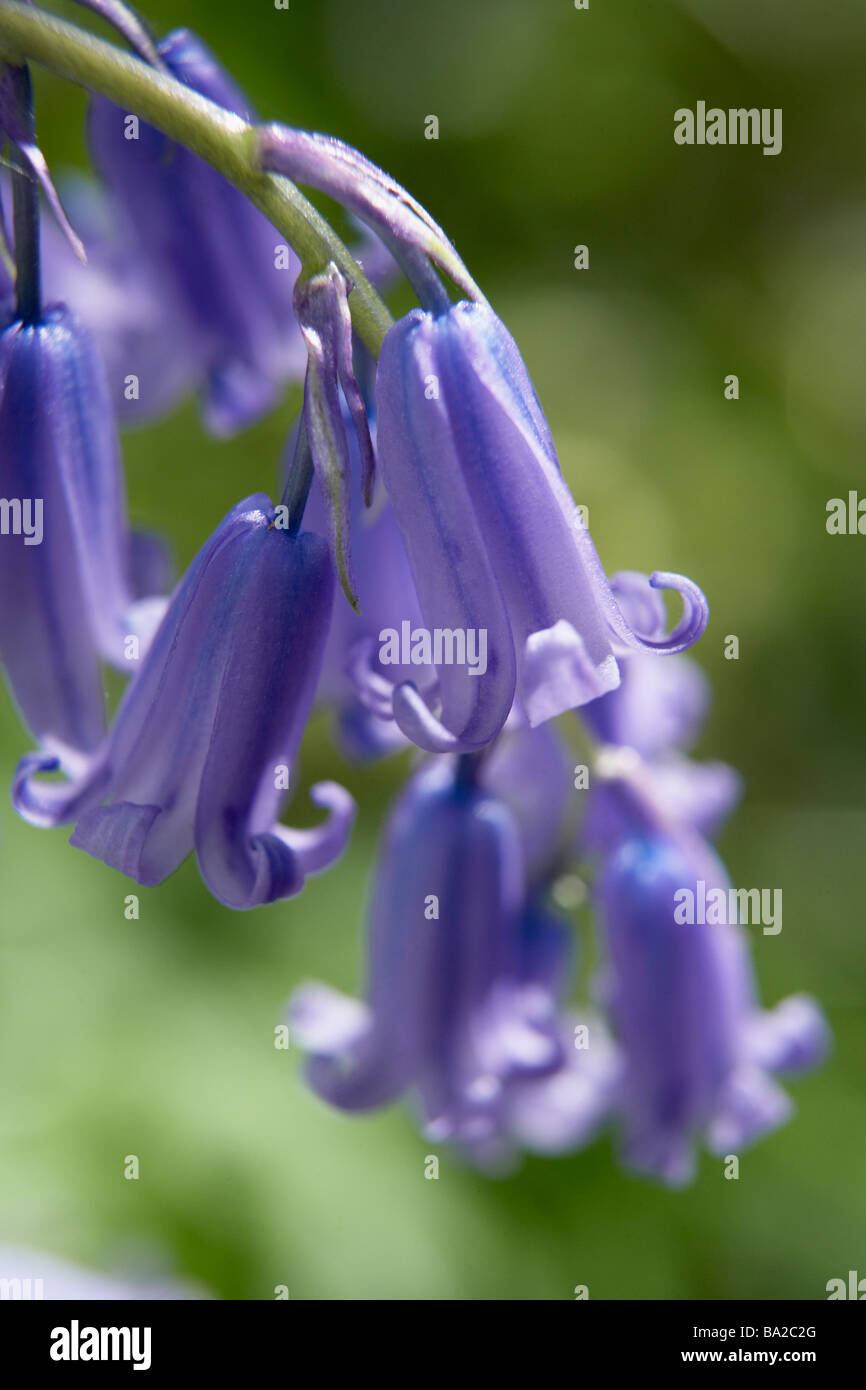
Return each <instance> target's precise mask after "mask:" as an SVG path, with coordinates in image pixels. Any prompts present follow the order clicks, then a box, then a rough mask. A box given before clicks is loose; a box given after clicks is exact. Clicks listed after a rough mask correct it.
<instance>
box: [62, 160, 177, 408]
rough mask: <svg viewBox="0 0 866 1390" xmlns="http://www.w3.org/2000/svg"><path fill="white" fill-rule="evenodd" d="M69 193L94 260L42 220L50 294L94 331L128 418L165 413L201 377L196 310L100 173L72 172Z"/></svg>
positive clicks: (114, 400)
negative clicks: (142, 241) (132, 230)
mask: <svg viewBox="0 0 866 1390" xmlns="http://www.w3.org/2000/svg"><path fill="white" fill-rule="evenodd" d="M62 187H63V194H64V198H65V201H66V205H67V207H68V208H69V211H70V216H71V217H72V218H73V219H74V222H75V226H76V227H77V229H78V231H79V232H80V234H81V239H82V241H83V243H84V246H85V249H86V251H87V263H86V264H82V262H81V261H80V260H79V259H78V258H77V257H76V256H75V255H74V254H73V252H72V250H71V248H70V246H69V243H68V241H67V239H66V238H65V237H64V236H63V234H62V232H61V231H60V229H59V228H57V227H56V226H55V225H54V223H53V222H50V221H47V220H46V221H44V222H43V224H42V227H41V259H42V283H43V286H44V293H45V297H46V300H48V301H50V302H54V301H57V302H60V303H63V304H67V305H69V307H70V308H71V309H72V311H73V312H74V313H75V315H76V317H77V318H78V319H79V320H80V322H81V323H83V324H84V326H85V327H86V328H87V329H89V331H90V333H91V334H92V336H93V338H94V341H95V342H96V345H97V347H98V348H99V352H100V355H101V357H102V359H103V363H104V365H105V375H106V378H107V381H108V388H109V394H110V396H111V404H112V407H113V410H114V413H115V415H116V417H117V419H118V421H119V423H120V424H121V425H127V424H135V425H138V424H145V423H149V422H150V421H152V420H156V419H160V418H161V417H163V416H164V415H165V414H166V413H167V412H168V411H169V410H171V409H172V408H173V407H174V406H175V405H177V403H178V402H179V401H180V400H181V399H183V397H185V396H186V395H188V394H189V392H191V391H192V390H193V389H194V388H195V387H196V385H197V384H198V381H199V379H200V377H201V372H202V367H201V363H200V362H199V361H198V358H197V351H198V349H197V340H196V339H195V336H194V334H192V332H191V329H190V323H189V318H188V315H187V314H185V313H184V311H183V306H182V304H180V303H179V302H178V300H177V298H176V296H172V295H171V294H170V293H169V292H168V289H167V286H166V281H165V277H164V276H163V275H162V274H161V272H160V270H159V267H158V266H157V265H154V263H153V258H152V257H151V256H150V255H146V256H145V255H143V254H142V251H141V248H140V246H139V245H138V243H137V242H136V240H135V239H134V238H131V237H130V236H129V234H128V232H127V231H126V230H125V229H124V225H123V217H122V215H120V212H119V209H118V207H117V203H116V200H114V199H113V198H112V197H110V196H109V194H108V193H107V191H106V189H105V188H104V187H103V186H102V185H101V184H99V183H97V182H96V181H95V180H93V179H90V178H85V177H83V176H80V177H76V178H75V179H67V180H66V181H65V182H64V183H63V185H62Z"/></svg>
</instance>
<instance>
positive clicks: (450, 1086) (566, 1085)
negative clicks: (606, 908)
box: [289, 759, 613, 1169]
mask: <svg viewBox="0 0 866 1390" xmlns="http://www.w3.org/2000/svg"><path fill="white" fill-rule="evenodd" d="M369 951H370V954H369V965H368V986H367V1002H366V1003H360V1002H358V1001H356V1000H352V999H348V998H346V997H345V996H343V995H340V994H338V993H336V992H335V991H333V990H331V989H329V988H327V987H326V986H323V985H317V984H310V985H306V986H303V987H302V988H301V989H300V990H298V991H297V992H296V994H295V995H294V997H293V999H292V1001H291V1004H290V1008H289V1022H290V1027H291V1028H292V1031H293V1033H294V1036H295V1037H296V1038H297V1040H298V1041H299V1042H300V1044H301V1046H303V1047H304V1048H305V1049H306V1050H307V1051H308V1052H309V1053H310V1054H311V1059H310V1062H309V1065H308V1079H309V1082H310V1084H311V1086H312V1087H313V1089H314V1090H315V1091H316V1092H317V1093H318V1095H320V1096H321V1097H322V1098H323V1099H325V1100H327V1101H328V1102H330V1103H331V1104H332V1105H335V1106H338V1107H339V1108H340V1109H343V1110H348V1111H360V1110H367V1109H370V1108H372V1107H375V1106H379V1105H384V1104H386V1103H388V1102H389V1101H393V1100H395V1099H397V1098H398V1097H399V1096H402V1095H404V1094H407V1093H408V1094H411V1095H412V1097H413V1098H414V1100H415V1102H416V1104H417V1106H418V1109H419V1112H420V1119H421V1123H422V1125H423V1129H424V1133H425V1134H426V1135H427V1136H429V1137H430V1138H431V1139H433V1140H443V1141H446V1140H447V1141H450V1142H453V1143H454V1144H455V1145H456V1146H457V1147H458V1148H459V1149H460V1150H461V1151H462V1152H463V1153H464V1154H465V1155H466V1156H467V1157H468V1158H469V1159H470V1160H471V1161H473V1162H475V1163H477V1164H479V1165H480V1166H482V1167H485V1168H490V1169H498V1168H501V1167H502V1166H504V1165H506V1164H507V1163H508V1162H509V1160H510V1158H511V1157H512V1156H513V1153H514V1151H515V1150H516V1149H519V1148H520V1147H527V1148H535V1147H538V1148H542V1149H543V1150H544V1151H552V1150H554V1149H562V1148H572V1147H576V1146H577V1145H578V1144H579V1143H581V1142H583V1141H584V1140H585V1139H586V1138H588V1137H589V1135H590V1134H591V1133H592V1131H593V1130H594V1128H595V1126H596V1125H597V1124H598V1122H599V1121H600V1119H601V1118H602V1116H603V1115H604V1113H605V1110H606V1105H607V1093H608V1091H609V1088H610V1086H611V1084H612V1082H613V1071H612V1069H611V1067H610V1065H609V1054H606V1053H605V1051H604V1049H602V1048H599V1049H598V1050H597V1052H591V1049H587V1051H586V1052H583V1053H579V1052H577V1051H576V1050H575V1049H574V1048H573V1047H572V1048H569V1039H568V1036H567V1028H566V1023H565V1020H564V1018H563V1017H562V1014H561V1012H560V1004H561V999H562V994H563V990H564V985H565V982H566V980H567V977H568V956H569V953H568V934H567V932H566V930H565V929H564V928H563V927H562V926H561V924H559V923H558V922H555V921H553V920H551V918H550V916H549V914H547V913H545V912H544V911H542V910H541V909H539V907H538V906H537V903H536V902H535V901H528V900H527V897H526V885H525V881H524V875H523V856H522V852H521V842H520V833H519V830H518V827H517V824H516V822H515V821H514V819H513V817H512V816H511V814H510V812H509V810H508V808H507V806H506V805H505V804H504V803H503V802H501V801H499V800H497V799H495V798H494V797H493V796H491V795H490V794H489V793H488V792H486V791H485V790H483V788H481V787H480V786H479V785H478V784H477V782H476V780H475V779H474V778H473V777H472V776H471V775H469V774H468V773H467V771H466V769H465V767H462V766H460V767H455V766H454V765H453V761H452V760H450V759H449V760H447V763H445V764H444V765H443V763H442V762H441V761H438V762H437V763H434V764H428V765H427V766H426V767H425V768H423V769H422V770H421V771H420V772H419V773H418V774H416V775H415V776H414V777H413V779H412V780H411V782H410V783H409V786H408V788H407V789H406V791H405V792H404V793H403V795H402V797H401V798H400V800H399V802H398V803H397V805H396V807H395V809H394V811H393V812H392V815H391V817H390V820H389V823H388V827H387V830H386V834H385V840H384V845H383V849H382V853H381V858H380V863H379V869H378V873H377V877H376V885H375V890H374V895H373V901H372V906H371V911H370V948H369Z"/></svg>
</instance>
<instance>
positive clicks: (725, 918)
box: [595, 777, 829, 1185]
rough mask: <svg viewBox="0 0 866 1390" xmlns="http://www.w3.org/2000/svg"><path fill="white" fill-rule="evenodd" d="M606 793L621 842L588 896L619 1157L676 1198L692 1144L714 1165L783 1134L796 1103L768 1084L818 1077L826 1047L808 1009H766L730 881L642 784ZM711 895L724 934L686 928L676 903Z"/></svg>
mask: <svg viewBox="0 0 866 1390" xmlns="http://www.w3.org/2000/svg"><path fill="white" fill-rule="evenodd" d="M611 789H612V791H613V792H614V794H616V795H617V796H618V797H619V798H620V801H621V821H622V824H623V826H624V827H627V830H626V831H625V833H624V836H623V838H622V840H621V841H620V843H619V845H618V846H617V847H616V848H615V849H614V850H613V852H612V853H611V854H610V856H609V857H608V858H607V859H606V860H605V861H604V863H603V865H602V868H601V873H600V875H599V879H598V882H597V884H596V888H595V895H596V899H597V904H598V908H599V913H600V917H601V923H602V941H603V954H604V962H605V964H604V973H603V995H604V1003H605V1006H606V1009H607V1011H608V1012H609V1015H610V1018H611V1021H612V1025H613V1031H614V1035H615V1038H616V1042H617V1045H618V1047H619V1049H620V1050H621V1054H622V1063H623V1072H622V1079H621V1089H620V1093H619V1098H618V1108H619V1112H620V1116H621V1122H622V1143H623V1155H624V1159H625V1161H626V1163H627V1164H628V1165H629V1166H631V1167H634V1168H636V1169H638V1170H640V1171H642V1172H647V1173H651V1174H652V1175H653V1176H655V1177H658V1178H660V1179H662V1180H663V1181H664V1182H667V1183H670V1184H672V1185H676V1184H681V1183H684V1182H687V1181H689V1179H690V1178H691V1177H692V1175H693V1172H694V1165H695V1156H694V1150H695V1145H696V1143H697V1142H698V1141H699V1140H700V1139H701V1138H703V1139H704V1140H705V1141H706V1143H707V1145H708V1146H709V1148H710V1149H711V1150H712V1151H713V1152H714V1153H718V1154H722V1155H725V1154H728V1153H731V1152H734V1153H736V1152H738V1151H739V1150H740V1149H741V1148H742V1147H743V1146H744V1145H745V1144H748V1143H750V1142H752V1141H753V1140H755V1139H758V1138H759V1137H760V1136H761V1135H763V1134H765V1133H767V1132H768V1131H769V1130H772V1129H774V1128H776V1127H777V1126H778V1125H780V1124H782V1123H783V1122H784V1121H785V1120H787V1119H788V1118H789V1116H790V1114H791V1110H792V1106H791V1102H790V1100H789V1098H788V1096H787V1095H786V1093H785V1092H784V1091H783V1090H782V1089H781V1088H780V1087H779V1086H778V1085H777V1083H776V1082H775V1081H774V1080H773V1074H774V1073H776V1072H780V1073H792V1074H793V1073H796V1072H799V1071H803V1070H805V1069H806V1068H808V1067H811V1066H814V1065H816V1064H817V1063H818V1062H820V1061H821V1060H822V1058H823V1056H824V1055H825V1053H826V1051H827V1048H828V1042H829V1034H828V1030H827V1026H826V1024H825V1022H824V1019H823V1016H822V1014H821V1012H820V1010H819V1008H818V1007H817V1005H816V1004H815V1003H814V1002H813V1001H812V1000H811V999H809V998H807V997H806V996H803V995H797V996H793V997H791V998H789V999H786V1000H785V1001H784V1002H783V1003H781V1004H779V1005H777V1006H776V1008H774V1009H772V1010H770V1011H765V1010H763V1009H762V1008H761V1006H760V1004H759V1002H758V998H757V992H756V988H755V982H754V978H753V973H752V967H751V962H750V959H749V950H748V943H747V941H746V938H745V934H744V932H743V929H742V927H741V926H739V925H737V924H736V922H737V917H736V916H735V915H732V914H731V913H730V912H729V911H728V908H727V904H728V902H729V892H730V891H731V890H730V881H729V879H728V875H727V873H726V872H725V869H724V866H723V865H722V863H721V862H720V860H719V859H718V857H717V856H716V854H715V853H714V851H713V850H712V849H711V848H710V846H709V845H708V844H707V843H706V842H705V841H703V840H701V839H700V838H699V837H698V836H697V835H695V834H693V833H692V832H690V831H688V830H685V829H683V828H682V827H671V826H669V825H666V824H665V821H664V817H663V815H660V814H659V813H658V811H657V809H656V808H655V807H654V806H653V804H652V801H651V799H650V798H649V797H648V796H647V795H645V793H644V791H643V789H642V788H641V787H640V785H639V784H636V783H634V782H633V781H631V780H629V779H628V778H625V777H624V778H621V779H618V778H613V779H612V786H611ZM700 885H703V888H702V889H701V887H700ZM716 890H721V892H722V893H723V894H724V901H725V904H726V908H725V912H724V913H723V914H717V915H719V916H720V917H721V920H720V921H715V920H713V921H710V922H702V921H699V920H697V916H696V915H695V914H691V915H692V916H694V917H695V920H692V921H689V920H688V918H689V915H690V914H689V913H688V912H687V911H685V910H682V906H681V905H682V904H683V903H687V902H688V898H687V897H686V896H685V895H686V894H692V899H691V901H692V902H697V900H698V899H699V897H700V894H701V892H702V891H703V892H704V893H705V894H710V893H712V892H714V891H716ZM706 915H707V916H709V914H706Z"/></svg>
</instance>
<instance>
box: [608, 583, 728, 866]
mask: <svg viewBox="0 0 866 1390" xmlns="http://www.w3.org/2000/svg"><path fill="white" fill-rule="evenodd" d="M611 588H612V589H613V592H614V594H615V595H616V598H617V602H618V603H619V605H620V608H621V609H622V611H623V613H624V614H625V615H626V618H627V619H628V621H629V622H631V623H633V624H635V625H640V627H641V629H642V630H643V631H647V632H655V633H657V634H661V633H662V632H663V631H664V626H665V609H664V604H663V602H662V599H661V595H660V594H658V593H656V592H655V591H653V590H652V589H650V588H648V586H647V583H646V579H645V577H644V576H643V575H642V574H635V573H633V572H631V571H625V572H623V573H620V574H615V575H613V577H612V578H611ZM619 666H620V676H621V680H620V684H619V686H618V687H617V688H616V690H612V691H610V692H609V693H608V694H607V695H602V696H600V697H599V699H597V700H592V701H590V703H589V704H586V705H584V706H583V708H582V709H581V712H580V717H581V719H582V720H583V721H584V722H585V724H586V725H587V726H588V727H589V729H590V730H591V732H592V734H593V735H594V737H595V738H596V739H598V740H599V741H601V742H602V743H605V744H610V745H613V746H616V747H621V748H629V749H632V750H633V751H634V752H635V753H636V754H638V755H639V757H640V758H641V759H642V761H643V764H644V769H645V771H644V775H645V776H647V777H649V778H651V780H652V785H653V795H654V798H655V800H656V802H657V803H658V804H659V805H661V806H663V807H664V810H665V814H666V816H667V817H668V818H669V819H671V820H674V821H677V822H679V823H681V824H683V825H686V826H691V828H692V829H693V830H697V831H698V832H699V833H700V834H701V835H704V836H707V837H712V836H714V835H715V834H716V833H717V832H718V831H719V830H720V829H721V826H722V824H723V823H724V821H725V820H726V819H727V817H728V815H729V814H730V812H731V811H732V810H733V808H734V806H735V805H736V804H737V802H738V801H739V799H740V796H741V795H742V778H741V777H740V775H739V773H738V772H737V771H736V770H735V769H734V768H732V767H729V766H728V764H727V763H723V762H703V763H699V762H695V761H693V760H692V759H691V758H688V757H686V756H685V754H686V753H687V752H688V750H689V749H690V748H691V747H692V745H693V744H694V743H695V742H696V740H697V739H698V737H699V735H700V733H701V730H702V728H703V725H704V723H705V721H706V717H707V713H708V710H709V705H710V689H709V682H708V680H707V678H706V676H705V675H704V673H703V671H702V670H701V668H700V667H699V666H698V665H697V664H696V663H695V662H694V661H692V660H691V659H690V658H689V657H687V656H675V657H672V658H671V659H670V660H669V661H655V660H654V659H653V658H652V657H651V656H646V655H643V654H641V653H637V652H634V653H627V654H624V655H621V657H620V662H619ZM620 835H621V825H620V798H619V797H618V796H617V795H616V794H612V793H611V791H610V788H609V786H608V785H607V784H606V783H605V782H604V781H601V782H599V783H598V784H597V785H593V787H592V789H591V792H590V796H589V804H588V806H587V812H586V820H585V824H584V827H583V830H582V834H581V843H582V845H583V847H584V849H593V848H598V847H599V846H600V845H604V844H608V845H610V844H613V843H615V842H616V841H617V839H618V838H619V837H620Z"/></svg>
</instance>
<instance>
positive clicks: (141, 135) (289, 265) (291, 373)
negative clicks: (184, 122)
mask: <svg viewBox="0 0 866 1390" xmlns="http://www.w3.org/2000/svg"><path fill="white" fill-rule="evenodd" d="M158 52H159V55H160V57H161V59H162V61H163V62H164V64H165V66H166V68H167V69H168V71H169V72H170V73H171V74H172V76H174V77H176V78H178V79H179V80H180V81H181V82H183V83H184V84H185V85H186V86H188V87H190V88H192V89H193V90H194V91H196V92H200V93H201V94H202V95H203V96H206V97H208V98H209V99H210V100H211V101H214V102H216V103H218V104H219V105H220V106H223V107H225V108H226V110H228V111H232V112H234V113H236V114H237V115H241V116H243V117H244V118H245V119H249V117H250V111H249V106H248V104H247V102H246V100H245V98H244V96H243V94H242V93H241V92H240V91H239V90H238V89H237V87H236V86H235V84H234V82H233V81H232V79H231V78H230V77H229V75H228V73H227V72H225V70H224V69H223V68H222V67H221V66H220V65H219V63H217V61H216V59H215V58H214V57H213V55H212V54H211V53H210V51H209V50H208V49H207V48H206V47H205V45H204V44H203V43H202V42H201V41H200V40H199V39H198V38H196V36H195V35H193V34H191V33H190V32H189V31H188V30H177V31H175V32H174V33H171V34H169V35H168V36H167V37H166V38H165V39H163V40H162V41H161V42H160V43H159V45H158ZM130 122H132V123H133V124H130ZM89 140H90V147H91V151H92V155H93V159H94V163H95V165H96V167H97V169H98V171H99V172H100V174H101V175H102V177H103V178H104V180H105V182H106V183H107V185H108V187H109V189H110V191H111V194H112V196H113V198H114V200H115V202H116V204H117V206H118V208H119V210H120V212H121V213H122V214H123V225H122V235H123V237H124V238H125V239H126V240H127V241H128V244H129V246H130V247H132V246H134V247H135V248H136V256H137V257H138V258H139V259H140V260H141V261H142V263H147V264H148V265H149V266H150V267H151V268H152V270H153V271H154V272H155V273H156V275H157V276H158V278H159V280H160V282H161V287H162V295H161V299H162V302H163V303H167V304H169V305H171V306H172V313H171V317H173V316H174V313H175V312H176V313H178V314H180V315H182V317H183V320H184V323H185V327H186V334H185V338H186V342H187V344H188V348H189V351H190V352H191V353H192V354H193V356H194V358H195V360H196V361H197V364H199V365H200V367H201V369H202V370H203V372H204V374H205V375H206V382H207V385H206V391H205V400H204V413H205V419H206V422H207V423H208V425H209V427H210V428H211V429H212V430H213V431H214V432H215V433H217V434H228V433H231V432H233V431H235V430H237V429H240V428H243V426H244V425H246V424H248V423H249V422H250V421H252V420H254V419H256V418H257V417H258V416H259V415H261V414H262V413H263V412H264V411H266V410H268V409H269V408H270V407H271V406H272V405H273V404H274V401H275V399H276V396H277V393H278V390H279V388H280V386H281V385H282V384H283V383H284V382H285V381H287V380H289V379H300V377H301V375H302V374H303V370H304V365H305V355H304V351H303V344H302V342H301V338H300V334H299V332H298V327H297V324H296V322H295V318H294V314H293V310H292V290H293V285H294V281H295V277H296V275H297V272H298V261H297V258H296V257H295V255H294V253H293V252H292V251H290V250H289V248H288V247H287V246H285V245H283V244H281V243H280V239H279V236H278V234H277V233H276V232H275V230H274V228H273V227H272V226H271V224H270V222H268V220H267V219H266V218H265V217H264V216H263V215H262V214H261V213H260V212H258V211H257V209H255V208H254V207H253V206H252V204H251V203H249V202H248V201H247V199H246V198H244V197H243V195H242V194H240V193H239V192H238V191H237V190H236V189H234V188H232V187H231V185H230V184H229V183H228V182H227V181H226V180H225V179H224V178H223V177H222V175H220V174H218V173H217V172H216V171H215V170H214V169H212V168H211V167H210V166H209V165H207V164H205V163H204V162H203V161H202V160H200V159H198V158H197V157H196V156H195V155H192V154H190V153H189V151H187V150H185V149H184V148H182V147H181V146H179V145H176V144H174V143H173V142H172V141H171V140H169V139H167V138H166V137H165V136H163V135H161V134H160V133H159V132H158V131H156V130H154V129H153V128H152V127H151V126H148V125H146V124H145V123H144V122H140V123H139V122H138V120H137V118H136V117H135V116H130V115H129V114H128V113H126V112H124V111H121V110H120V109H119V108H118V107H116V106H113V105H112V104H111V103H110V102H107V101H105V100H104V99H103V98H101V97H96V96H95V97H93V99H92V102H91V111H90V120H89ZM170 321H171V319H170V317H169V316H167V323H169V322H170ZM165 342H166V347H167V351H171V342H170V338H169V335H168V333H166V336H165Z"/></svg>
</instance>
